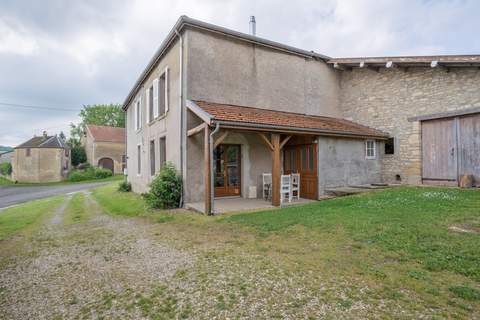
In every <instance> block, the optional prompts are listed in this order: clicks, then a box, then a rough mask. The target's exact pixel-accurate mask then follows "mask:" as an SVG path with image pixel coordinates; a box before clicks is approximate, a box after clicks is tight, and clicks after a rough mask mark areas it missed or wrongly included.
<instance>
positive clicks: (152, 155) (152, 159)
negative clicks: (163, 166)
mask: <svg viewBox="0 0 480 320" xmlns="http://www.w3.org/2000/svg"><path fill="white" fill-rule="evenodd" d="M150 175H152V176H153V175H155V140H152V141H150Z"/></svg>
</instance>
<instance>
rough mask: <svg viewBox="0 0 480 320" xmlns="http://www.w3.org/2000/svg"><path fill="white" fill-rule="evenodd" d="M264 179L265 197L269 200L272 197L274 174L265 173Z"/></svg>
mask: <svg viewBox="0 0 480 320" xmlns="http://www.w3.org/2000/svg"><path fill="white" fill-rule="evenodd" d="M262 181H263V198H264V199H265V200H269V199H271V198H272V174H271V173H263V174H262Z"/></svg>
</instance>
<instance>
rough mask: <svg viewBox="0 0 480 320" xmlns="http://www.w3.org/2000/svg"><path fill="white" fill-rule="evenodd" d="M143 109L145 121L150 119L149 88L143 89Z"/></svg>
mask: <svg viewBox="0 0 480 320" xmlns="http://www.w3.org/2000/svg"><path fill="white" fill-rule="evenodd" d="M145 110H147V116H148V117H147V122H150V121H152V120H153V119H152V118H153V114H150V88H147V89H145Z"/></svg>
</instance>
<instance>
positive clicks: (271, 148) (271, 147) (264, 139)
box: [258, 132, 273, 151]
mask: <svg viewBox="0 0 480 320" xmlns="http://www.w3.org/2000/svg"><path fill="white" fill-rule="evenodd" d="M258 135H259V136H260V137H261V138H262V139H263V142H265V144H266V145H267V146H268V147H269V148H270V151H273V145H272V143H271V142H270V140H268V138H267V136H266V135H265V134H264V133H260V132H258Z"/></svg>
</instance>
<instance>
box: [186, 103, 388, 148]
mask: <svg viewBox="0 0 480 320" xmlns="http://www.w3.org/2000/svg"><path fill="white" fill-rule="evenodd" d="M189 102H190V103H189V104H188V106H189V108H190V110H192V112H194V113H196V114H197V115H199V116H200V117H201V118H202V119H204V121H206V122H207V123H208V124H209V125H212V124H215V123H220V124H223V125H226V126H229V127H241V128H242V127H246V128H251V129H258V130H262V131H267V130H277V131H280V130H281V131H285V132H292V131H294V132H305V133H314V134H319V135H335V136H357V137H372V138H378V139H386V138H388V134H387V133H385V132H382V131H379V130H376V129H373V128H370V127H367V126H363V125H360V124H358V123H355V122H352V121H348V120H344V119H338V118H333V117H323V116H312V115H305V114H300V113H293V112H284V111H275V110H266V109H260V108H253V107H246V106H237V105H227V104H221V103H213V102H206V101H189Z"/></svg>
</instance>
